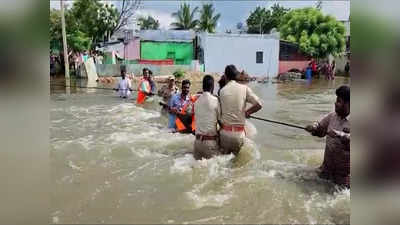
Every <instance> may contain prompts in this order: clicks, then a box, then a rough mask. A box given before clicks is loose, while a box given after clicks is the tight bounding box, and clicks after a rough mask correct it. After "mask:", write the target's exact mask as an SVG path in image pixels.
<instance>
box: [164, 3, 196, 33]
mask: <svg viewBox="0 0 400 225" xmlns="http://www.w3.org/2000/svg"><path fill="white" fill-rule="evenodd" d="M198 9H199V7H195V8H194V9H193V11H191V10H190V5H189V4H187V3H183V4H182V5H181V7H180V9H179V10H178V11H177V12H174V13H172V16H173V17H175V18H176V22H174V23H171V26H174V27H175V28H173V29H174V30H190V29H195V28H196V26H197V24H198V23H199V21H198V20H197V19H194V16H195V14H196V12H197V10H198Z"/></svg>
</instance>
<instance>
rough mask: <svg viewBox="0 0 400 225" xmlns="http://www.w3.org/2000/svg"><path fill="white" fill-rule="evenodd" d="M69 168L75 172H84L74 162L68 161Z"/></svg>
mask: <svg viewBox="0 0 400 225" xmlns="http://www.w3.org/2000/svg"><path fill="white" fill-rule="evenodd" d="M68 166H69V167H70V168H71V169H73V170H77V171H79V172H81V171H82V167H79V166H77V165H75V164H74V163H73V162H72V161H68Z"/></svg>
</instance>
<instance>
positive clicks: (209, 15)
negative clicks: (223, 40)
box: [198, 4, 221, 33]
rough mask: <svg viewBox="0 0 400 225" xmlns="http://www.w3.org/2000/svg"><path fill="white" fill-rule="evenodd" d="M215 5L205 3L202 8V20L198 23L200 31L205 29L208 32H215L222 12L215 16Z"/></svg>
mask: <svg viewBox="0 0 400 225" xmlns="http://www.w3.org/2000/svg"><path fill="white" fill-rule="evenodd" d="M214 11H215V10H214V7H213V5H212V4H204V5H203V7H202V8H201V10H200V21H199V25H198V30H199V31H205V32H208V33H215V28H216V27H217V23H218V20H219V18H220V17H221V14H219V13H218V14H216V15H215V16H214Z"/></svg>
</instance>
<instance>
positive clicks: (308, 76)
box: [306, 63, 312, 80]
mask: <svg viewBox="0 0 400 225" xmlns="http://www.w3.org/2000/svg"><path fill="white" fill-rule="evenodd" d="M311 77H312V68H311V63H310V64H308V66H307V68H306V80H310V79H311Z"/></svg>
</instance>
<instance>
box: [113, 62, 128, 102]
mask: <svg viewBox="0 0 400 225" xmlns="http://www.w3.org/2000/svg"><path fill="white" fill-rule="evenodd" d="M125 76H126V68H125V66H121V80H120V81H119V83H118V86H117V88H114V90H115V91H118V94H119V97H121V98H128V97H129V96H130V95H131V91H132V88H131V81H130V80H129V79H127V78H125Z"/></svg>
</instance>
